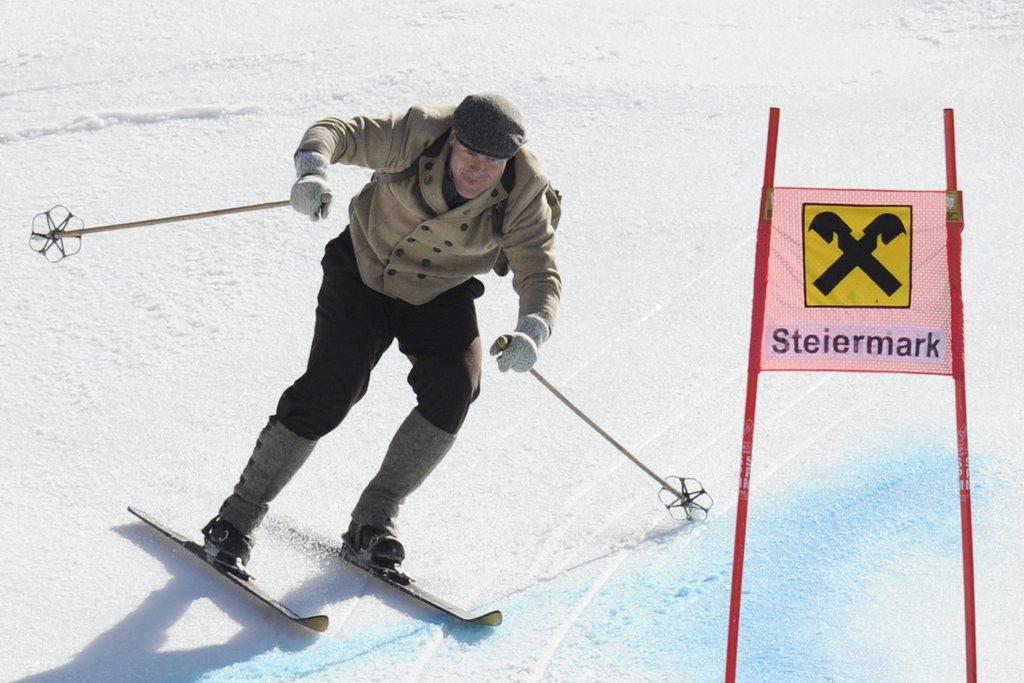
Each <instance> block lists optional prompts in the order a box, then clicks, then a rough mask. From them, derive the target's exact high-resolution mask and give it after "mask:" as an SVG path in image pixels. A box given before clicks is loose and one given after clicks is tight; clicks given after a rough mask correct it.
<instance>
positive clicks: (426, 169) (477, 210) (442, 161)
mask: <svg viewBox="0 0 1024 683" xmlns="http://www.w3.org/2000/svg"><path fill="white" fill-rule="evenodd" d="M451 151H452V146H451V142H450V141H445V143H444V146H443V147H442V148H441V149H440V151H439V152H438V154H437V156H429V155H427V154H423V155H421V156H420V160H419V185H420V194H421V195H422V196H423V199H424V201H425V202H426V203H427V206H429V207H430V209H431V210H432V211H433V212H434V213H435V214H437V216H438V217H442V216H444V217H448V218H452V219H455V220H464V219H470V218H476V217H477V216H479V215H480V214H481V213H483V212H484V211H486V210H487V209H489V208H490V207H492V206H494V205H495V204H497V203H498V202H500V201H502V200H504V199H506V198H507V197H508V192H507V191H506V190H505V188H504V187H503V186H502V183H501V179H498V181H497V182H495V184H494V185H493V186H492V187H490V188H489V189H486V190H484V191H483V192H481V193H480V196H478V197H476V198H474V199H470V200H469V201H468V202H466V203H465V204H462V205H461V206H458V207H456V208H454V209H452V208H450V207H449V206H448V203H447V202H445V200H444V191H443V189H442V186H443V184H444V170H445V165H446V164H447V163H448V157H449V156H450V155H451ZM509 163H514V160H512V159H510V160H509ZM446 214H450V216H446Z"/></svg>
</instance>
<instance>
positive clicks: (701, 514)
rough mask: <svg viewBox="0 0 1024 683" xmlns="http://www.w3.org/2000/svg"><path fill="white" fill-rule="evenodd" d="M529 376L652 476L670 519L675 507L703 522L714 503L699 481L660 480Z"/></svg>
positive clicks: (502, 341) (503, 344) (501, 344)
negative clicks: (666, 496) (676, 485)
mask: <svg viewBox="0 0 1024 683" xmlns="http://www.w3.org/2000/svg"><path fill="white" fill-rule="evenodd" d="M509 341H510V339H509V337H508V335H503V336H502V337H500V338H499V339H498V344H497V346H498V349H499V350H500V351H504V350H505V349H506V348H508V345H509ZM530 374H531V375H533V376H534V377H536V378H537V381H538V382H540V383H541V384H543V385H544V387H545V388H546V389H547V390H548V391H550V392H551V393H552V394H554V395H555V398H557V399H558V400H559V401H561V402H562V403H564V404H565V405H566V406H567V407H568V408H569V410H571V411H572V412H574V413H575V414H576V416H577V417H579V418H580V419H581V420H583V421H584V422H586V423H587V425H589V426H590V428H591V429H593V430H594V431H595V432H597V433H598V434H600V435H601V436H603V437H604V439H605V440H606V441H607V442H608V443H610V444H611V445H612V446H614V447H615V448H616V449H617V450H618V451H619V452H620V453H622V454H623V455H624V456H626V457H627V458H629V460H630V461H631V462H632V463H633V464H634V465H636V466H637V467H639V468H640V469H641V470H643V471H644V472H645V473H646V474H647V475H648V476H649V477H651V478H652V479H654V480H655V481H656V482H658V483H659V484H661V492H659V497H660V498H661V502H662V504H663V505H665V507H666V508H668V510H669V513H672V514H673V516H675V514H674V513H673V509H676V508H677V509H681V510H683V512H684V513H685V514H686V519H690V520H702V519H704V518H706V517H707V514H708V510H710V509H711V506H712V505H713V504H714V501H713V500H712V499H711V495H710V494H709V493H708V492H707V491H705V490H704V486H703V485H702V484H701V483H700V482H699V481H697V480H696V479H693V478H692V477H685V478H684V477H668V479H663V478H662V477H660V476H658V475H657V474H656V473H655V472H654V470H652V469H651V468H650V467H648V466H647V465H645V464H644V463H643V462H641V461H640V459H639V458H637V457H636V456H635V455H633V454H632V453H630V452H629V451H628V450H627V449H626V448H625V447H624V446H623V445H622V444H621V443H619V442H618V441H616V440H615V439H614V438H612V436H611V435H610V434H608V432H606V431H605V430H603V429H602V428H601V426H600V425H598V424H597V423H596V422H594V420H592V419H590V417H589V416H588V415H587V414H586V413H584V412H583V411H582V410H580V409H579V408H578V407H577V406H576V405H575V404H574V403H573V402H572V401H570V400H569V399H568V398H567V397H566V396H565V394H563V393H562V392H561V391H559V390H558V389H557V388H556V387H555V385H553V384H552V383H551V382H549V381H548V380H547V379H546V378H545V377H544V375H542V374H540V373H539V372H537V371H536V370H535V369H533V368H530ZM672 479H674V480H676V481H678V482H679V484H678V488H676V487H675V486H673V485H672V484H671V483H669V480H672ZM662 493H668V494H669V495H670V496H671V498H670V499H669V500H667V501H666V500H665V498H663V497H661V494H662Z"/></svg>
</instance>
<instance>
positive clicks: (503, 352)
mask: <svg viewBox="0 0 1024 683" xmlns="http://www.w3.org/2000/svg"><path fill="white" fill-rule="evenodd" d="M550 335H551V329H550V328H549V327H548V324H547V322H545V321H544V318H542V317H540V316H539V315H537V314H535V313H531V314H529V315H524V316H523V317H522V318H520V319H519V324H518V325H516V329H515V332H509V333H508V334H504V335H502V336H500V337H498V339H497V340H496V341H495V342H494V344H492V345H491V355H492V356H497V357H498V369H499V370H501V371H502V372H508V371H509V370H510V369H512V370H515V371H516V372H526V371H527V370H529V369H530V368H532V367H533V364H534V363H536V362H537V347H539V346H540V345H541V344H543V343H544V342H545V341H547V338H548V337H549V336H550Z"/></svg>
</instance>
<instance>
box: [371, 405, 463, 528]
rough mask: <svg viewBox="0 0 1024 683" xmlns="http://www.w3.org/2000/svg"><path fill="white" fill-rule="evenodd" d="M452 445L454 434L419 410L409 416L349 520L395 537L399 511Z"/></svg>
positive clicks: (392, 441)
mask: <svg viewBox="0 0 1024 683" xmlns="http://www.w3.org/2000/svg"><path fill="white" fill-rule="evenodd" d="M454 442H455V435H454V434H449V433H448V432H446V431H444V430H442V429H438V428H437V427H435V426H434V425H433V424H431V423H430V422H429V421H428V420H427V419H426V418H425V417H423V416H422V415H420V413H419V411H417V410H413V411H412V412H411V413H409V416H408V417H407V418H405V422H403V423H402V426H401V427H399V428H398V431H397V432H395V436H394V438H392V439H391V445H390V446H389V447H388V452H387V455H385V456H384V462H383V463H381V466H380V471H379V472H377V475H376V476H375V477H374V478H373V479H372V480H371V481H370V483H369V484H368V485H367V487H366V489H365V490H363V495H362V496H361V497H360V498H359V503H357V504H356V507H355V509H354V510H353V511H352V520H353V521H354V522H356V523H357V524H369V525H370V526H375V527H379V528H381V529H384V530H386V531H388V532H390V533H392V534H394V533H395V517H397V516H398V508H399V507H400V506H401V505H402V502H403V501H405V498H406V496H408V495H409V494H410V493H412V492H413V491H415V490H416V489H417V488H418V487H419V485H420V484H422V483H423V482H424V480H425V479H426V478H427V476H428V475H429V474H430V473H431V472H433V471H434V468H435V467H437V464H438V463H439V462H441V459H442V458H444V456H445V454H446V453H447V452H448V450H449V449H450V448H451V447H452V444H453V443H454Z"/></svg>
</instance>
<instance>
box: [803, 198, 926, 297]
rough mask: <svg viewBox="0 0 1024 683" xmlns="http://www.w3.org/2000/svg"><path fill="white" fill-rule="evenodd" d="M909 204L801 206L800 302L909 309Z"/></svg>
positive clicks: (910, 217)
mask: <svg viewBox="0 0 1024 683" xmlns="http://www.w3.org/2000/svg"><path fill="white" fill-rule="evenodd" d="M911 213H912V212H911V207H909V206H853V205H847V204H804V212H803V219H804V231H803V234H804V303H805V305H806V306H809V307H810V306H831V307H837V306H838V307H860V308H909V307H910V276H911V272H910V271H911V248H910V245H911V222H912V220H911V219H912V216H911Z"/></svg>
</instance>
